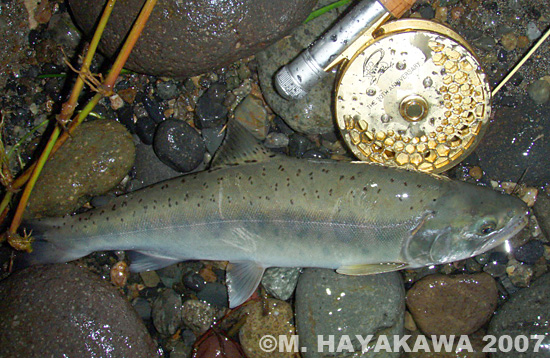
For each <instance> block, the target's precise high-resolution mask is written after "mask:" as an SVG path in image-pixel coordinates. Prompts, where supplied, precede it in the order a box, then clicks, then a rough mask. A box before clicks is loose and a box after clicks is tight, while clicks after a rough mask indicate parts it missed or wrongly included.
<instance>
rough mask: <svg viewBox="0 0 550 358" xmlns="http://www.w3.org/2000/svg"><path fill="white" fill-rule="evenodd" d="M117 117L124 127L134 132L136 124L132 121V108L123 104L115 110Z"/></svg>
mask: <svg viewBox="0 0 550 358" xmlns="http://www.w3.org/2000/svg"><path fill="white" fill-rule="evenodd" d="M116 116H117V119H118V121H119V122H120V123H122V124H123V125H124V127H126V129H127V130H128V131H129V132H130V133H132V134H134V133H135V132H136V124H135V123H134V109H133V108H132V107H131V106H123V107H122V108H120V109H119V110H118V111H116Z"/></svg>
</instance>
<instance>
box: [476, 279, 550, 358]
mask: <svg viewBox="0 0 550 358" xmlns="http://www.w3.org/2000/svg"><path fill="white" fill-rule="evenodd" d="M549 321H550V274H546V275H544V276H542V277H541V278H539V279H538V280H537V281H535V282H534V283H533V284H532V285H531V287H529V288H524V289H521V290H520V291H518V292H516V293H515V294H514V295H513V296H512V297H511V298H510V300H509V301H508V302H506V303H505V304H503V305H502V306H501V307H500V308H499V309H498V311H497V313H496V315H495V316H494V317H493V319H492V320H491V322H490V323H489V330H488V331H487V334H491V335H495V336H497V337H500V336H503V335H509V336H511V337H518V336H520V335H525V336H527V337H530V336H531V335H535V334H539V335H543V336H545V338H544V340H543V342H542V344H541V345H540V350H539V352H538V353H534V352H533V351H532V349H533V347H534V343H535V341H534V340H529V350H528V351H527V352H524V353H520V352H517V351H515V350H512V351H511V352H509V353H504V352H502V351H500V350H498V349H497V352H495V353H492V354H491V356H492V357H495V358H500V357H537V358H539V357H540V358H545V357H550V336H548V322H549Z"/></svg>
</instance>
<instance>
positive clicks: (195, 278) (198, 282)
mask: <svg viewBox="0 0 550 358" xmlns="http://www.w3.org/2000/svg"><path fill="white" fill-rule="evenodd" d="M183 284H184V285H185V287H187V288H189V289H190V290H193V291H195V292H199V291H201V290H202V289H204V287H205V286H206V281H205V280H204V279H203V278H202V276H201V275H199V274H198V273H196V272H189V273H188V274H187V275H185V276H183Z"/></svg>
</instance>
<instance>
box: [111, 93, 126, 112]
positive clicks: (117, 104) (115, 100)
mask: <svg viewBox="0 0 550 358" xmlns="http://www.w3.org/2000/svg"><path fill="white" fill-rule="evenodd" d="M109 101H110V102H111V108H112V109H113V110H115V111H117V110H119V109H121V108H122V106H124V101H123V100H122V98H121V97H120V96H119V95H118V94H116V93H115V94H114V95H112V96H111V97H109Z"/></svg>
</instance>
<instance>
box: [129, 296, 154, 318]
mask: <svg viewBox="0 0 550 358" xmlns="http://www.w3.org/2000/svg"><path fill="white" fill-rule="evenodd" d="M132 306H133V307H134V309H135V310H136V312H137V314H138V315H139V316H140V317H141V319H142V320H149V319H151V310H152V308H151V304H150V303H149V301H147V300H146V299H145V298H143V297H138V298H136V299H135V300H134V301H133V302H132Z"/></svg>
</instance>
